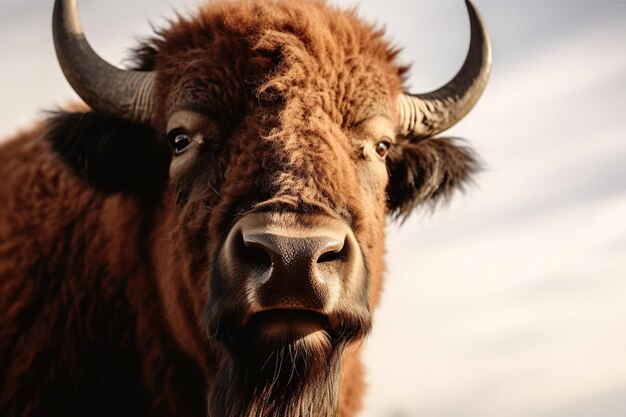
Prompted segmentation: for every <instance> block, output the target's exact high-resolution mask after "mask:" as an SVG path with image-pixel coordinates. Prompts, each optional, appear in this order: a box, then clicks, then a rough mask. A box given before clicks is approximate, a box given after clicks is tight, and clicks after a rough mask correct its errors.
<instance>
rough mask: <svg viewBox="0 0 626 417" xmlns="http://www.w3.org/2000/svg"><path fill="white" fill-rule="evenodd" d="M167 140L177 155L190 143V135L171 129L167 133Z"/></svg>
mask: <svg viewBox="0 0 626 417" xmlns="http://www.w3.org/2000/svg"><path fill="white" fill-rule="evenodd" d="M168 136H169V142H170V144H171V146H172V149H173V150H174V153H175V154H176V155H179V154H181V153H183V152H185V151H186V150H187V148H189V145H191V137H190V136H189V135H188V134H186V133H185V132H181V131H173V132H171V133H170V134H169V135H168Z"/></svg>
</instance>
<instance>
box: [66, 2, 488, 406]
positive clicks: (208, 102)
mask: <svg viewBox="0 0 626 417" xmlns="http://www.w3.org/2000/svg"><path fill="white" fill-rule="evenodd" d="M467 7H468V11H469V15H470V21H471V33H472V37H471V45H470V50H469V54H468V57H467V59H466V62H465V64H464V66H463V68H462V69H461V71H460V72H459V73H458V74H457V75H456V77H455V78H454V79H453V80H452V81H451V82H450V83H449V84H447V85H446V86H444V87H442V88H440V89H439V90H437V91H434V92H432V93H428V94H419V95H413V94H408V93H404V89H403V74H404V73H405V71H406V70H405V68H403V67H402V66H400V65H398V63H397V62H396V55H397V51H396V50H394V49H393V48H391V47H390V46H389V45H388V44H387V43H386V42H385V41H384V40H383V39H382V33H381V31H379V30H375V29H374V28H372V27H371V26H369V25H367V24H365V23H363V22H362V21H360V20H359V19H358V18H357V17H356V16H355V14H354V13H352V12H342V11H339V10H336V9H334V8H333V7H330V6H328V5H325V4H323V3H320V2H316V1H312V2H304V3H293V2H288V1H273V2H251V1H242V2H225V3H218V4H210V5H208V6H204V7H203V8H201V9H200V10H199V11H198V13H197V14H195V15H194V16H192V17H189V18H179V20H178V21H176V22H174V23H172V24H171V27H170V28H168V29H166V30H163V31H162V32H160V33H159V35H158V36H157V37H155V38H154V39H152V40H151V41H149V42H146V43H145V44H144V45H143V46H142V47H141V48H140V49H138V51H137V54H136V61H137V66H136V70H134V71H123V70H119V69H117V68H114V67H112V66H110V65H108V64H106V63H105V62H103V61H102V60H100V58H98V57H97V55H96V54H95V53H94V52H93V51H92V50H91V48H90V47H89V45H88V44H87V43H86V41H85V38H84V36H83V32H82V29H81V27H80V23H79V20H78V16H77V11H76V4H75V1H71V0H68V1H57V2H56V6H55V15H54V34H55V44H56V48H57V53H58V55H59V60H60V62H61V65H62V67H63V70H64V72H65V74H66V77H67V79H68V80H69V82H70V83H71V84H72V86H73V87H74V89H75V90H76V91H77V92H78V94H79V95H80V96H81V97H82V98H83V99H84V100H85V101H86V102H87V103H88V104H89V105H90V106H91V107H92V108H93V109H94V112H92V113H87V114H82V115H80V116H74V117H73V118H69V119H68V117H67V116H66V117H65V119H63V120H64V121H61V122H57V124H56V125H55V127H54V128H55V129H56V130H57V135H56V137H62V139H59V140H58V142H57V143H56V145H55V146H56V147H57V149H58V150H59V151H60V152H61V154H62V155H63V156H64V157H65V158H66V160H68V161H70V162H71V163H72V164H73V165H74V166H75V167H77V168H78V170H79V171H80V172H81V174H83V176H84V177H85V178H86V179H87V180H88V181H89V182H91V183H92V184H93V185H95V186H96V187H98V188H99V189H100V190H102V191H105V192H118V191H121V192H124V193H126V194H130V195H133V196H135V197H137V198H138V200H139V201H143V202H144V203H145V207H146V210H150V211H151V215H153V216H154V218H155V226H154V230H153V231H151V233H150V237H151V248H152V249H151V250H152V252H151V253H152V256H153V258H152V259H151V260H150V261H149V262H151V263H152V264H153V265H154V268H153V269H154V275H155V279H156V281H157V283H158V286H159V288H160V294H161V297H162V302H163V304H164V306H165V317H166V319H167V321H168V324H169V325H170V326H171V331H172V333H173V334H174V335H175V336H176V338H177V340H178V342H179V343H180V345H181V347H182V349H183V350H185V351H187V352H188V353H189V354H190V355H192V356H194V357H195V358H197V359H198V363H199V366H200V367H202V369H203V370H204V371H205V374H206V378H207V383H208V398H209V400H208V407H209V414H210V415H212V416H233V417H235V416H244V415H245V416H248V415H249V416H278V415H289V416H305V415H306V416H312V415H316V416H331V415H335V414H336V412H337V409H338V407H339V401H340V400H339V398H340V397H339V392H340V390H343V392H350V391H354V392H356V391H359V390H360V385H359V382H358V381H357V379H358V377H357V376H356V375H358V374H359V373H360V369H359V365H358V360H357V359H356V356H355V355H356V353H355V352H356V351H357V350H358V347H355V346H358V343H356V344H355V342H358V341H360V340H362V339H363V337H364V336H365V335H366V334H367V333H368V331H369V329H370V326H371V312H372V309H373V308H374V307H375V306H376V304H377V301H378V297H379V292H380V287H381V276H382V272H383V261H382V259H383V252H384V247H383V244H384V226H385V219H386V217H387V216H389V215H392V216H405V215H407V214H408V213H409V212H410V211H411V210H412V209H413V208H414V207H415V206H417V205H419V204H421V203H427V202H432V201H435V199H437V198H439V197H441V196H447V195H449V194H450V192H451V191H452V190H453V189H454V188H455V187H458V186H460V185H462V184H463V182H464V181H466V180H467V179H468V177H469V175H470V174H471V172H472V171H473V170H474V169H475V165H476V163H475V160H474V159H473V157H472V154H471V152H470V151H469V150H468V149H467V148H464V147H462V146H459V144H458V143H457V142H456V141H454V140H451V139H446V138H433V136H434V135H435V134H437V133H438V132H441V131H443V130H445V129H447V128H449V127H450V126H452V125H453V124H454V123H456V122H457V121H458V120H459V119H461V118H462V117H463V116H464V115H465V114H466V113H467V112H468V111H469V110H470V109H471V107H472V106H473V105H474V104H475V102H476V101H477V99H478V97H479V96H480V94H481V92H482V90H483V89H484V87H485V84H486V81H487V78H488V74H489V67H490V60H491V52H490V46H489V41H488V37H487V34H486V32H485V29H484V27H483V25H482V23H481V21H480V19H479V17H478V15H477V14H476V11H475V10H474V8H473V7H472V5H471V4H470V3H469V2H468V3H467ZM68 120H70V121H68ZM87 162H89V163H87ZM205 341H208V342H206V343H205ZM342 366H343V372H340V370H341V369H342ZM342 375H343V380H342Z"/></svg>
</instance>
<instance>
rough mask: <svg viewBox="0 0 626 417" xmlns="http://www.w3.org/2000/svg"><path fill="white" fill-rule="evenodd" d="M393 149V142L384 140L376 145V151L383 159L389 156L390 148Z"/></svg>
mask: <svg viewBox="0 0 626 417" xmlns="http://www.w3.org/2000/svg"><path fill="white" fill-rule="evenodd" d="M390 147H391V142H390V141H389V140H387V139H383V140H381V141H380V142H378V143H377V144H376V148H374V150H375V151H376V153H377V154H378V156H380V157H381V158H384V157H385V156H387V152H389V148H390Z"/></svg>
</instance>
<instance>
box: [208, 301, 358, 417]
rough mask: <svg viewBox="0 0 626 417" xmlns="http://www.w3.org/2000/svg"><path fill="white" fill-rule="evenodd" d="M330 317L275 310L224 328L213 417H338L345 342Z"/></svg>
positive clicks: (211, 402)
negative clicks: (222, 355)
mask: <svg viewBox="0 0 626 417" xmlns="http://www.w3.org/2000/svg"><path fill="white" fill-rule="evenodd" d="M331 322H332V320H331V319H329V317H328V316H326V315H324V314H321V313H318V312H315V311H311V310H295V309H294V310H291V309H271V310H265V311H261V312H257V313H255V314H252V315H250V316H249V317H248V318H247V319H246V320H243V321H234V322H231V323H236V324H229V325H225V326H222V330H220V331H219V332H218V338H219V340H220V342H221V343H222V345H223V346H225V347H226V350H227V352H228V354H227V355H226V356H225V357H224V362H223V363H222V364H221V365H220V367H219V368H218V372H217V375H216V378H215V383H214V384H213V385H212V386H211V389H210V391H209V397H208V406H209V410H210V413H209V415H216V416H218V415H220V416H221V415H224V416H242V417H243V416H246V417H248V416H255V417H275V416H293V417H300V416H307V417H308V416H311V414H310V412H311V410H315V413H316V414H315V415H320V416H325V417H326V416H329V417H330V416H336V415H337V409H338V392H339V377H340V368H341V356H342V352H343V349H344V346H345V345H346V343H347V339H346V338H345V337H341V336H339V335H340V334H342V332H341V331H340V330H339V329H333V326H331Z"/></svg>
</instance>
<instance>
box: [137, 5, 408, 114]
mask: <svg viewBox="0 0 626 417" xmlns="http://www.w3.org/2000/svg"><path fill="white" fill-rule="evenodd" d="M382 35H383V31H382V30H377V29H375V28H374V27H372V26H370V25H367V24H365V23H364V22H363V21H361V20H359V19H358V18H357V16H356V12H355V11H348V12H346V11H341V10H338V9H336V8H335V7H332V6H330V5H327V4H326V3H325V2H322V1H316V0H311V1H303V2H293V1H286V0H282V1H280V0H277V1H268V2H255V1H243V2H234V1H227V2H220V3H217V4H208V5H205V6H204V7H202V8H201V9H200V10H199V11H198V13H197V14H195V15H194V16H193V18H189V19H186V18H180V19H179V20H178V21H177V22H175V23H173V24H172V26H171V28H169V29H166V30H162V31H161V32H160V36H159V37H158V38H155V39H153V40H151V41H149V42H148V43H147V44H146V45H145V46H144V47H143V48H140V49H139V53H138V62H137V64H138V67H139V68H140V69H144V70H150V69H156V70H158V71H159V75H160V77H161V78H160V81H161V84H162V85H167V86H168V87H170V88H168V89H167V90H168V92H169V94H170V96H169V97H168V98H169V99H170V100H169V101H165V103H167V104H168V105H169V106H183V107H184V106H194V107H196V108H197V106H199V105H202V104H203V105H205V106H206V107H207V110H211V111H213V112H215V113H217V114H219V115H221V116H230V117H232V118H236V117H237V116H238V115H237V114H233V110H234V109H237V108H238V107H240V106H239V105H240V103H242V102H245V100H242V98H244V96H245V95H248V94H251V95H254V96H255V97H256V98H257V99H258V100H260V101H262V102H268V101H275V100H289V99H294V98H296V99H298V101H300V104H301V105H302V106H306V107H308V108H312V107H314V106H318V107H320V108H322V109H324V111H325V112H327V114H328V115H329V116H330V117H331V120H332V121H333V122H335V123H337V124H339V125H342V126H349V125H351V124H356V123H358V122H359V121H361V120H363V119H365V118H367V117H370V116H372V115H373V114H375V113H377V112H379V111H380V110H381V109H380V108H376V107H375V101H376V100H379V101H382V103H379V105H385V106H386V105H388V104H390V102H385V100H391V99H392V98H394V97H395V94H397V93H399V92H401V90H402V86H401V85H400V82H399V80H400V79H401V75H402V74H403V73H404V71H405V69H404V68H403V67H397V66H396V65H395V63H394V59H395V57H396V55H397V52H398V50H397V49H395V48H392V47H390V46H389V45H388V44H387V43H386V42H385V41H384V40H383V39H382ZM238 81H242V82H245V85H241V84H239V83H238ZM183 91H184V94H183V96H182V97H172V94H180V93H182V92H183ZM304 92H308V93H307V94H305V95H303V93H304ZM373 98H374V99H376V100H373ZM199 101H200V103H202V104H200V103H199ZM162 103H163V101H162ZM240 110H242V109H240ZM302 112H303V109H302V108H299V109H296V108H294V109H291V110H289V111H287V112H285V113H284V116H283V121H288V120H292V118H294V117H296V118H299V119H301V118H302V117H301V116H302Z"/></svg>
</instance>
